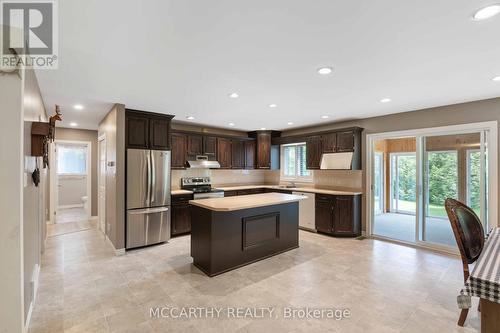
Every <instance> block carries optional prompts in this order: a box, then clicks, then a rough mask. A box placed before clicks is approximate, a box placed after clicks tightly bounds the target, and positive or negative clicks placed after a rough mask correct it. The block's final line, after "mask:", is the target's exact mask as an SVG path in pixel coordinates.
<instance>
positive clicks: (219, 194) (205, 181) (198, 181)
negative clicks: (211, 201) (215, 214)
mask: <svg viewBox="0 0 500 333" xmlns="http://www.w3.org/2000/svg"><path fill="white" fill-rule="evenodd" d="M181 189H183V190H188V191H192V192H193V199H195V200H196V199H206V198H223V197H224V190H219V189H214V188H212V183H211V181H210V177H187V178H181Z"/></svg>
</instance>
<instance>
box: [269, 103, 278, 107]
mask: <svg viewBox="0 0 500 333" xmlns="http://www.w3.org/2000/svg"><path fill="white" fill-rule="evenodd" d="M269 107H270V108H277V107H278V104H274V103H272V104H269Z"/></svg>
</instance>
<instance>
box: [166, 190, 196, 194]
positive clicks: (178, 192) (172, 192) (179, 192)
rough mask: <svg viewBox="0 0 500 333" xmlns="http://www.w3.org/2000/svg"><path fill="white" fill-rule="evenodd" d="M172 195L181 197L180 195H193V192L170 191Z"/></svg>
mask: <svg viewBox="0 0 500 333" xmlns="http://www.w3.org/2000/svg"><path fill="white" fill-rule="evenodd" d="M170 194H171V195H180V194H193V191H188V190H172V191H170Z"/></svg>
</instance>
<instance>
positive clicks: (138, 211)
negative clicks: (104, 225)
mask: <svg viewBox="0 0 500 333" xmlns="http://www.w3.org/2000/svg"><path fill="white" fill-rule="evenodd" d="M163 212H168V207H158V208H145V209H136V210H129V211H128V213H129V214H130V215H142V214H155V213H163Z"/></svg>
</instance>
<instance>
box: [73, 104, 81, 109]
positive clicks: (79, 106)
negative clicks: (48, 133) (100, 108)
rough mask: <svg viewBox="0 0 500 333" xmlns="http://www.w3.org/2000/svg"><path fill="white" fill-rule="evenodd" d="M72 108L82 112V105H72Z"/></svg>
mask: <svg viewBox="0 0 500 333" xmlns="http://www.w3.org/2000/svg"><path fill="white" fill-rule="evenodd" d="M73 108H74V109H75V110H83V105H81V104H75V105H73Z"/></svg>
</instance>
